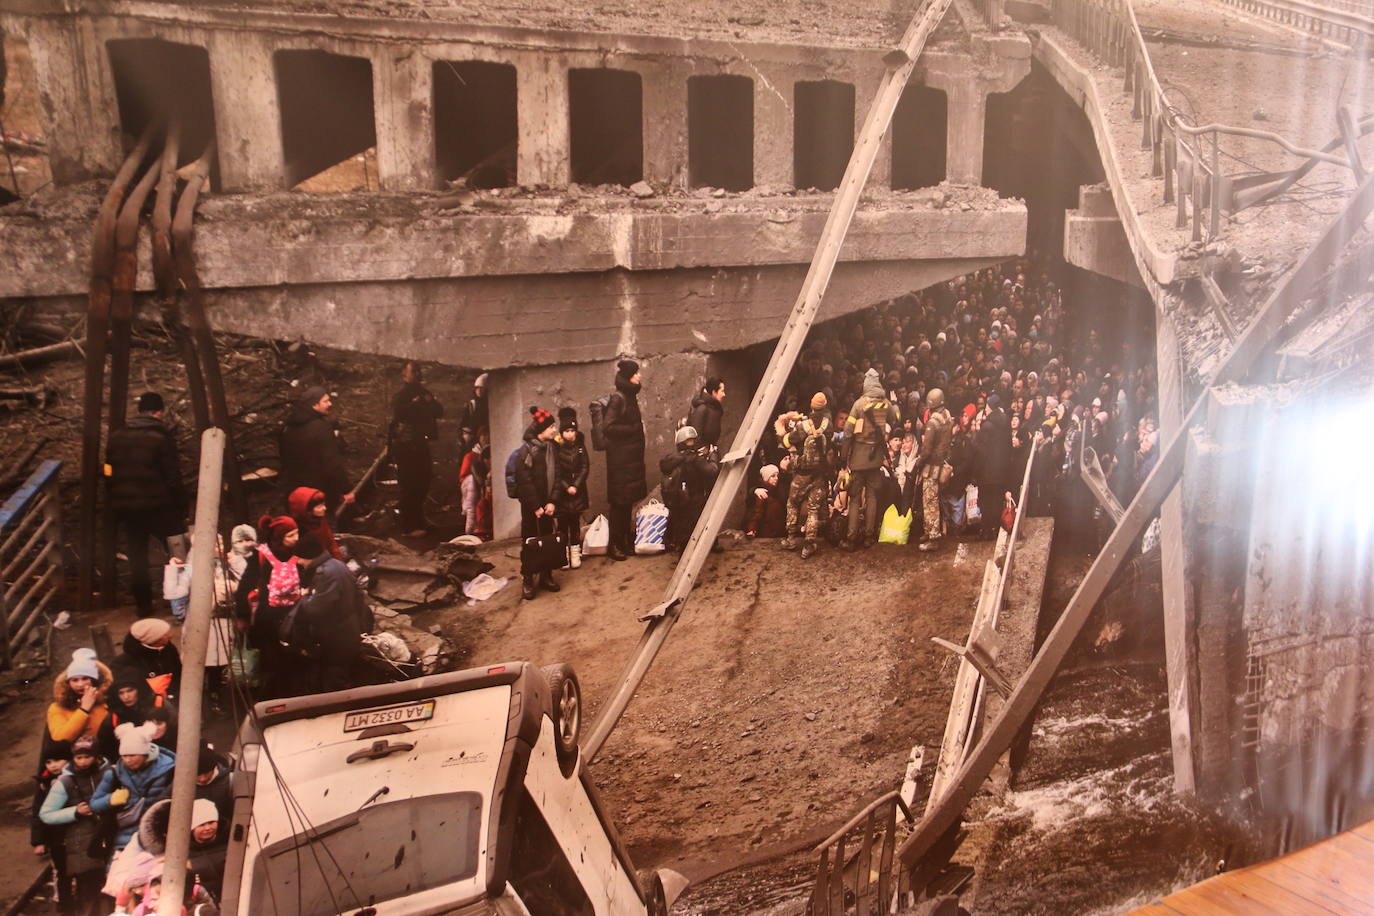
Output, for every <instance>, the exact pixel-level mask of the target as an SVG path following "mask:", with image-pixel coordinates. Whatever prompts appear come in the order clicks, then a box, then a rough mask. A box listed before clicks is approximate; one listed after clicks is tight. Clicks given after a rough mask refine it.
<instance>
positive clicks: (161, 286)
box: [153, 121, 210, 434]
mask: <svg viewBox="0 0 1374 916" xmlns="http://www.w3.org/2000/svg"><path fill="white" fill-rule="evenodd" d="M180 154H181V123H180V122H179V121H178V122H173V123H172V126H171V127H169V128H168V129H167V143H166V145H165V146H163V148H162V177H161V178H160V179H158V183H157V201H156V203H154V204H153V286H154V288H155V289H156V290H157V300H158V308H159V311H160V312H161V314H162V323H163V324H165V325H166V326H167V332H168V333H169V334H171V335H172V336H173V337H175V338H176V342H177V348H178V349H179V350H180V351H181V360H182V362H184V363H185V364H186V390H187V393H188V394H189V395H190V396H191V415H192V416H194V417H195V419H196V433H197V434H199V433H203V432H205V430H206V429H208V428H209V426H210V410H209V408H208V407H207V406H206V401H205V380H204V379H203V378H202V377H201V374H200V358H199V357H198V356H197V355H196V348H195V345H194V344H193V343H192V342H191V332H190V331H189V330H187V328H186V326H185V325H183V324H182V323H181V308H180V307H179V306H178V305H177V269H176V263H175V261H173V259H172V205H173V203H174V202H175V200H176V195H177V162H178V161H179V157H180Z"/></svg>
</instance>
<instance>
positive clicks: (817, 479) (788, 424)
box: [774, 392, 830, 560]
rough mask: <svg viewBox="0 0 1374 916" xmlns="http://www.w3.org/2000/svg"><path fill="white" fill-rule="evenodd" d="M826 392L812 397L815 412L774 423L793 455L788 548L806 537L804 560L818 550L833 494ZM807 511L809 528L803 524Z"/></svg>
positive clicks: (787, 415)
mask: <svg viewBox="0 0 1374 916" xmlns="http://www.w3.org/2000/svg"><path fill="white" fill-rule="evenodd" d="M827 406H828V405H827V402H826V399H825V395H824V394H822V393H820V392H817V393H816V395H815V396H814V397H813V398H811V415H810V416H802V415H801V414H799V413H796V412H795V411H794V412H790V413H785V414H783V415H782V416H780V417H778V419H777V423H776V424H775V426H774V429H775V431H776V432H777V433H778V439H779V441H780V442H782V444H783V446H785V447H786V448H787V450H788V452H789V453H790V454H791V455H792V473H793V476H792V489H791V490H790V491H789V492H788V494H787V537H785V538H784V539H783V541H782V548H783V549H784V550H796V549H797V538H798V536H801V538H802V550H801V556H802V559H803V560H805V559H809V558H810V557H811V556H812V555H813V554H814V553H815V552H816V539H817V537H818V535H819V534H820V529H821V521H822V515H823V514H824V512H825V508H826V502H827V499H828V497H829V495H830V481H829V475H830V412H829V411H828V410H827V409H826V408H827ZM803 511H804V512H805V513H806V527H805V529H804V530H803V528H802V525H801V515H802V512H803Z"/></svg>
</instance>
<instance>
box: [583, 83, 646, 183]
mask: <svg viewBox="0 0 1374 916" xmlns="http://www.w3.org/2000/svg"><path fill="white" fill-rule="evenodd" d="M643 93H644V90H643V87H642V86H641V84H640V79H639V74H638V73H635V72H633V71H630V70H611V69H605V68H602V69H595V70H577V69H574V70H569V71H568V122H569V124H568V126H569V133H570V137H569V140H570V145H571V158H572V162H571V174H572V180H573V181H576V182H579V183H581V184H620V185H631V184H634V183H635V182H636V181H639V180H640V179H642V178H643V177H644V98H643Z"/></svg>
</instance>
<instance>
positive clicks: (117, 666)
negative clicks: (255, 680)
mask: <svg viewBox="0 0 1374 916" xmlns="http://www.w3.org/2000/svg"><path fill="white" fill-rule="evenodd" d="M171 631H172V625H171V624H170V623H168V622H167V621H165V620H162V619H159V618H156V617H147V618H142V619H139V620H137V621H135V622H134V624H133V626H132V627H131V628H130V631H129V633H128V635H127V636H126V637H125V640H124V643H123V645H122V648H121V651H120V652H119V653H118V654H117V655H116V656H115V657H114V658H113V659H111V660H110V663H109V664H106V663H105V662H103V661H101V660H100V659H99V658H98V657H97V655H96V652H95V650H93V649H85V648H83V649H77V650H76V651H75V652H74V653H73V654H72V657H71V661H70V662H69V663H68V664H67V666H66V667H65V668H64V669H63V670H62V671H61V672H59V673H58V675H57V677H56V678H55V679H54V682H53V700H52V703H51V704H50V705H49V706H48V709H47V714H46V729H45V733H44V740H43V749H42V755H41V756H42V759H41V761H40V764H39V771H38V774H37V777H36V779H35V785H34V796H33V806H32V816H31V821H30V842H31V843H32V845H33V849H34V852H35V853H37V854H39V855H45V856H47V857H48V858H49V859H50V860H51V862H52V866H53V875H54V885H55V887H56V892H57V902H58V905H59V908H60V911H61V912H62V913H63V914H65V916H76V914H80V916H106V914H108V913H110V912H111V911H113V912H115V913H126V914H145V913H153V912H156V909H157V903H158V900H159V897H160V893H161V887H162V877H163V866H164V853H165V850H166V844H167V832H168V822H169V815H170V810H171V804H172V803H171V791H172V777H173V773H174V772H175V770H176V767H177V766H178V761H177V757H176V742H177V715H176V699H177V692H178V690H179V687H180V681H181V659H180V655H179V654H178V652H177V648H176V646H175V645H174V644H173V643H172V638H171V637H172V632H171ZM191 765H193V766H194V767H195V768H196V790H195V800H194V802H193V804H192V817H191V820H192V825H191V833H190V840H189V844H190V856H189V860H188V862H187V866H186V867H187V869H188V876H187V880H186V882H185V884H186V899H185V904H186V907H187V910H186V911H187V912H212V910H204V911H201V910H198V909H197V908H198V907H200V906H202V905H206V904H210V905H213V903H214V902H215V901H216V900H217V899H218V898H219V894H220V891H221V885H222V883H223V880H224V861H225V853H226V850H227V843H228V825H229V821H230V818H231V816H232V814H233V810H232V809H233V793H232V791H231V788H230V782H229V780H230V773H231V771H232V769H233V761H232V760H231V759H230V758H229V757H228V756H227V755H223V754H220V753H219V752H217V751H216V750H215V748H214V747H213V746H212V745H210V744H208V743H205V742H201V743H200V746H199V752H198V754H197V755H196V757H195V759H194V760H193V761H192V764H191Z"/></svg>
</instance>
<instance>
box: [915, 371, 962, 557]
mask: <svg viewBox="0 0 1374 916" xmlns="http://www.w3.org/2000/svg"><path fill="white" fill-rule="evenodd" d="M926 407H927V408H929V410H930V417H929V418H928V419H927V420H926V429H925V435H924V436H922V437H921V457H920V458H918V459H917V464H918V465H919V466H920V468H921V514H922V515H923V516H924V519H925V539H924V540H922V541H921V543H920V544H919V545H917V549H918V550H936V549H938V548H939V546H940V538H941V536H942V535H943V534H944V525H943V523H942V519H941V518H940V470H941V469H942V468H943V467H944V466H945V462H946V461H948V460H949V446H950V441H951V440H952V438H953V435H954V433H953V426H954V419H953V418H952V417H951V416H950V415H949V411H948V410H947V409H946V408H945V393H944V392H943V391H941V390H940V389H939V388H932V389H930V393H929V394H927V395H926Z"/></svg>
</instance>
